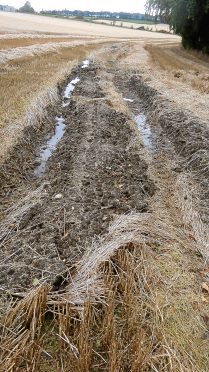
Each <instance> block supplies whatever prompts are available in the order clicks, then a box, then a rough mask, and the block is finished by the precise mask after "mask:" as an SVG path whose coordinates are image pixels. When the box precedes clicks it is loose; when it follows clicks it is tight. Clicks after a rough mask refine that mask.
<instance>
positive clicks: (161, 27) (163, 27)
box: [94, 19, 169, 32]
mask: <svg viewBox="0 0 209 372" xmlns="http://www.w3.org/2000/svg"><path fill="white" fill-rule="evenodd" d="M94 22H95V23H100V24H107V25H111V22H112V21H110V20H106V19H98V20H95V21H94ZM121 23H122V27H129V28H133V29H134V30H137V28H139V27H144V28H145V30H148V31H166V32H169V25H167V24H163V23H162V24H161V23H157V24H154V23H146V22H144V23H143V21H140V22H137V21H135V22H134V20H133V21H128V20H123V19H120V20H118V21H115V26H119V27H121Z"/></svg>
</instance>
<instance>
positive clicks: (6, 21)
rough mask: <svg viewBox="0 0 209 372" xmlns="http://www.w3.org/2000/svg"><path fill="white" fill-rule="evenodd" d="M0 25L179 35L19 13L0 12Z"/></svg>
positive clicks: (19, 29)
mask: <svg viewBox="0 0 209 372" xmlns="http://www.w3.org/2000/svg"><path fill="white" fill-rule="evenodd" d="M0 25H1V30H0V31H2V32H5V33H6V32H7V33H14V32H16V33H18V32H19V33H23V32H30V33H31V32H35V33H37V32H42V33H54V32H55V30H56V31H57V32H58V33H60V34H63V33H65V34H68V35H69V34H70V35H77V36H78V35H79V36H80V35H85V36H94V37H100V36H102V37H109V38H112V37H113V38H115V37H119V38H137V39H138V38H140V39H141V38H142V39H148V38H150V39H153V38H155V39H161V40H162V39H163V40H165V39H171V38H172V39H173V40H179V37H177V36H173V35H169V36H168V35H166V34H159V33H153V34H152V35H150V33H149V32H147V31H136V30H127V29H122V28H117V27H107V26H105V25H97V24H94V23H88V22H82V21H75V20H67V19H60V18H53V17H44V16H37V15H30V14H21V13H6V12H0Z"/></svg>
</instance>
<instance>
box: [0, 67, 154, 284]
mask: <svg viewBox="0 0 209 372" xmlns="http://www.w3.org/2000/svg"><path fill="white" fill-rule="evenodd" d="M85 67H86V68H82V67H81V66H79V67H78V68H76V69H74V70H73V71H72V74H71V76H70V78H69V81H72V80H74V79H76V78H77V77H78V78H79V79H80V81H79V82H78V83H77V84H76V86H75V89H74V92H73V96H72V98H71V100H70V101H69V104H68V102H65V103H64V105H63V104H61V103H60V106H57V107H56V108H54V109H53V111H52V112H51V115H50V120H51V121H52V120H53V121H54V122H55V115H53V112H54V111H57V112H56V116H61V115H62V118H63V121H64V123H65V129H64V135H63V138H62V139H61V141H60V142H59V143H58V145H57V148H56V151H55V152H54V153H53V154H52V156H51V157H50V159H49V160H48V163H47V167H46V172H45V173H44V174H41V177H36V174H34V171H35V169H37V166H39V165H40V164H39V163H40V161H39V158H38V156H37V155H36V156H35V157H34V151H35V153H36V154H38V153H39V149H40V145H38V143H39V142H40V137H41V135H40V129H39V131H38V135H37V136H36V132H35V131H34V129H28V130H26V134H27V139H28V138H29V136H30V137H31V138H32V141H33V147H32V148H31V147H30V151H29V150H28V147H29V146H27V144H25V146H23V144H21V147H20V146H17V147H16V149H15V150H14V153H13V156H11V157H10V160H9V161H8V164H7V165H5V166H4V167H3V173H4V177H2V180H3V181H4V182H3V184H2V185H1V186H2V190H4V198H5V199H7V198H6V196H7V195H8V199H9V200H10V202H9V204H11V200H12V199H13V198H14V199H16V198H17V196H16V195H15V194H14V195H13V193H12V188H13V187H14V185H15V188H16V189H18V191H19V194H18V193H17V195H18V198H20V196H21V194H22V196H21V197H23V196H25V195H27V193H28V192H29V190H34V192H31V197H30V196H26V199H20V200H19V202H18V203H17V204H16V205H15V206H13V207H11V208H10V209H9V210H7V211H6V212H5V215H4V219H3V220H2V224H1V262H3V263H4V271H2V272H1V279H0V285H1V288H2V289H6V288H7V289H9V290H12V291H14V290H16V291H17V290H19V291H20V290H21V291H22V290H24V289H26V288H28V287H31V284H32V282H33V280H34V278H37V279H38V280H45V279H46V278H47V279H48V280H52V281H53V280H54V279H55V277H56V275H57V274H60V273H64V272H65V271H66V267H69V266H71V265H73V263H74V262H75V261H77V260H78V259H79V258H80V257H81V256H82V253H83V251H84V249H85V245H86V244H87V243H90V242H91V241H92V239H94V238H95V237H96V236H99V235H102V234H104V233H106V232H107V231H108V227H109V224H110V222H111V221H112V220H113V218H114V217H116V216H117V215H119V214H122V213H128V212H130V211H131V210H135V211H138V212H146V211H148V210H149V208H148V204H147V198H148V197H149V196H151V195H153V193H154V189H155V187H154V184H153V181H152V180H150V179H149V177H148V175H147V164H146V162H145V160H144V158H143V155H141V152H142V148H143V145H142V144H141V143H140V141H138V143H137V141H136V140H135V139H136V137H137V135H138V134H137V129H136V127H135V126H134V123H133V122H132V120H131V119H130V117H128V116H127V115H125V114H124V113H122V112H120V111H116V110H115V108H114V107H112V103H111V102H110V101H109V99H108V97H107V96H106V94H105V91H104V90H103V89H102V87H101V80H102V77H101V69H100V67H99V66H98V65H97V64H93V63H90V65H89V66H85ZM65 89H66V88H65V87H64V86H63V87H60V93H61V95H63V94H64V91H65ZM49 123H50V121H49V120H48V125H47V126H46V127H45V129H44V131H43V133H42V136H43V140H42V145H43V142H44V137H45V144H46V143H47V137H46V132H47V128H48V129H49V128H50V124H49ZM41 128H43V127H41ZM44 132H45V135H44ZM29 133H30V135H29ZM49 137H50V132H49V134H48V138H49ZM27 139H26V138H25V141H26V142H27ZM30 142H31V141H29V143H30ZM18 148H19V149H20V148H21V152H20V154H19V159H18V158H16V159H15V160H14V154H15V153H17V151H18ZM35 149H36V150H35ZM32 150H33V151H32ZM26 159H27V161H26ZM15 161H17V168H16V170H17V172H16V174H15V171H14V169H15V167H14V163H15ZM20 169H22V171H21V170H20ZM19 172H20V174H18V173H19ZM12 173H13V175H11V174H12ZM10 175H11V177H10ZM36 189H37V190H38V192H36V191H35V190H36ZM56 285H58V284H57V282H56V283H55V287H56Z"/></svg>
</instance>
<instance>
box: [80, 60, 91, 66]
mask: <svg viewBox="0 0 209 372" xmlns="http://www.w3.org/2000/svg"><path fill="white" fill-rule="evenodd" d="M89 63H90V61H89V59H85V60H84V61H83V65H82V66H81V68H86V67H89Z"/></svg>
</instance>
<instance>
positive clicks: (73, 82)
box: [63, 77, 80, 106]
mask: <svg viewBox="0 0 209 372" xmlns="http://www.w3.org/2000/svg"><path fill="white" fill-rule="evenodd" d="M79 81H80V79H79V77H76V78H75V79H73V80H71V81H70V82H69V83H68V85H67V86H66V88H65V91H64V95H63V98H70V96H71V94H72V92H73V91H74V89H75V85H76V84H77V83H78V82H79ZM64 104H65V103H63V105H64ZM66 106H67V105H66Z"/></svg>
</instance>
